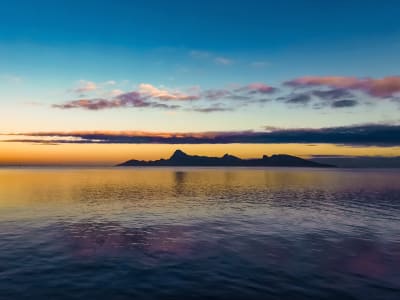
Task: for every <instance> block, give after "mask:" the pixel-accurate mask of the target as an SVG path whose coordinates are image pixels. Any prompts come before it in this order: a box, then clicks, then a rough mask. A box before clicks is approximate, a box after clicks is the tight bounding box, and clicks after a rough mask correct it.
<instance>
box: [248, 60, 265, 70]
mask: <svg viewBox="0 0 400 300" xmlns="http://www.w3.org/2000/svg"><path fill="white" fill-rule="evenodd" d="M268 65H269V63H268V62H267V61H263V60H261V61H253V62H251V63H250V66H251V67H253V68H264V67H266V66H268Z"/></svg>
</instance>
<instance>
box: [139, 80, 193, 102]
mask: <svg viewBox="0 0 400 300" xmlns="http://www.w3.org/2000/svg"><path fill="white" fill-rule="evenodd" d="M139 92H140V93H141V94H142V95H144V96H148V97H151V98H156V99H159V100H183V101H185V100H197V99H199V96H198V95H188V94H185V93H182V92H180V91H169V90H167V89H160V88H157V87H155V86H153V85H151V84H148V83H142V84H140V85H139Z"/></svg>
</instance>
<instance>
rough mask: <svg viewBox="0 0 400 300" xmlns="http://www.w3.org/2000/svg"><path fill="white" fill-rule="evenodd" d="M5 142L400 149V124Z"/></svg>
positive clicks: (59, 135)
mask: <svg viewBox="0 0 400 300" xmlns="http://www.w3.org/2000/svg"><path fill="white" fill-rule="evenodd" d="M9 136H21V138H15V139H10V140H6V142H29V143H43V141H44V140H45V141H46V140H47V141H48V140H51V141H52V142H53V143H99V144H108V143H114V144H115V143H116V144H137V143H145V144H146V143H162V144H229V143H252V144H253V143H262V144H268V143H271V144H274V143H306V144H315V143H329V144H344V145H353V146H400V125H391V124H361V125H352V126H342V127H327V128H318V129H314V128H313V129H310V128H299V129H279V128H275V127H270V126H266V127H265V131H261V132H260V131H258V132H257V131H252V130H246V131H227V132H142V131H77V132H58V131H56V132H25V133H17V134H9Z"/></svg>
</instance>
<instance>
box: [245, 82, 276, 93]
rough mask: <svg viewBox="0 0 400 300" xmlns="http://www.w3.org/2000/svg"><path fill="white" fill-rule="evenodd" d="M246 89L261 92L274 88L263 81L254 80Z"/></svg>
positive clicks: (270, 90)
mask: <svg viewBox="0 0 400 300" xmlns="http://www.w3.org/2000/svg"><path fill="white" fill-rule="evenodd" d="M247 87H248V89H249V90H250V91H253V92H258V93H262V94H267V93H272V92H274V91H275V89H274V88H273V87H272V86H269V85H266V84H265V83H260V82H255V83H251V84H249V85H248V86H247Z"/></svg>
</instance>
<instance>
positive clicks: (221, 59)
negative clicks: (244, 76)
mask: <svg viewBox="0 0 400 300" xmlns="http://www.w3.org/2000/svg"><path fill="white" fill-rule="evenodd" d="M214 62H215V63H216V64H218V65H224V66H228V65H231V64H233V60H231V59H229V58H226V57H223V56H218V57H216V58H214Z"/></svg>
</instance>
